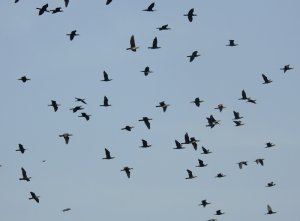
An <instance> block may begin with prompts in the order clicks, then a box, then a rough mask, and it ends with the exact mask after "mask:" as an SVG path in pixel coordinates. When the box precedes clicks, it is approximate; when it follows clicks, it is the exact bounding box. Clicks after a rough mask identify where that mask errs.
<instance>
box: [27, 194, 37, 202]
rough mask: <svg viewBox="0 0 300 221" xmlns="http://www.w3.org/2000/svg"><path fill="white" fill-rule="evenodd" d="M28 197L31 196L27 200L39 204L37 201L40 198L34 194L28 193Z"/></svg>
mask: <svg viewBox="0 0 300 221" xmlns="http://www.w3.org/2000/svg"><path fill="white" fill-rule="evenodd" d="M30 195H31V197H30V198H28V199H29V200H35V201H36V202H37V203H39V202H40V200H39V197H40V196H37V195H36V194H35V193H34V192H30Z"/></svg>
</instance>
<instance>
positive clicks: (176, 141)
mask: <svg viewBox="0 0 300 221" xmlns="http://www.w3.org/2000/svg"><path fill="white" fill-rule="evenodd" d="M175 144H176V147H175V148H173V149H177V150H179V149H184V148H185V147H183V146H182V144H181V143H180V142H179V141H178V140H175Z"/></svg>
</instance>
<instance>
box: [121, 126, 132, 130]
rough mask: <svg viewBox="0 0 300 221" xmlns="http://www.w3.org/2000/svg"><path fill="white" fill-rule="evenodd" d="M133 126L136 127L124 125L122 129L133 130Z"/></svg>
mask: <svg viewBox="0 0 300 221" xmlns="http://www.w3.org/2000/svg"><path fill="white" fill-rule="evenodd" d="M132 128H134V127H132V126H128V125H127V126H125V127H123V128H122V129H121V130H127V131H131V130H132Z"/></svg>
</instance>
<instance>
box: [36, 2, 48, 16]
mask: <svg viewBox="0 0 300 221" xmlns="http://www.w3.org/2000/svg"><path fill="white" fill-rule="evenodd" d="M47 8H48V4H45V5H43V6H42V7H41V8H36V9H38V10H39V15H42V14H44V12H49V11H48V10H47Z"/></svg>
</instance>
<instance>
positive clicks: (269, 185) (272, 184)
mask: <svg viewBox="0 0 300 221" xmlns="http://www.w3.org/2000/svg"><path fill="white" fill-rule="evenodd" d="M275 185H276V184H275V183H274V182H273V181H272V182H270V183H267V186H266V187H272V186H275Z"/></svg>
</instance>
